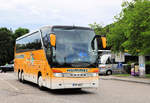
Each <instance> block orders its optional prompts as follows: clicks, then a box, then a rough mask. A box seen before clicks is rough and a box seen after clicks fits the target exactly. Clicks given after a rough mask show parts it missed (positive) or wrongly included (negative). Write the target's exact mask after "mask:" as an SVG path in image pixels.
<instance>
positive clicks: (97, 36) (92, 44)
mask: <svg viewBox="0 0 150 103" xmlns="http://www.w3.org/2000/svg"><path fill="white" fill-rule="evenodd" d="M100 37H101V36H100V35H95V36H94V38H93V40H92V42H91V47H92V50H94V49H95V47H94V40H95V39H96V38H100Z"/></svg>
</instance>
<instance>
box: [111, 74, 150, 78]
mask: <svg viewBox="0 0 150 103" xmlns="http://www.w3.org/2000/svg"><path fill="white" fill-rule="evenodd" d="M113 76H117V77H129V76H131V75H130V74H113ZM145 78H150V74H146V75H145Z"/></svg>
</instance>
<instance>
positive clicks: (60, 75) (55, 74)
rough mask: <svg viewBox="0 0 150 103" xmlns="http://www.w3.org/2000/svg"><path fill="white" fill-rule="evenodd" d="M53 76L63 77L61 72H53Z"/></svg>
mask: <svg viewBox="0 0 150 103" xmlns="http://www.w3.org/2000/svg"><path fill="white" fill-rule="evenodd" d="M54 76H55V77H63V74H62V73H54Z"/></svg>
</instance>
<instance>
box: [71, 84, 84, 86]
mask: <svg viewBox="0 0 150 103" xmlns="http://www.w3.org/2000/svg"><path fill="white" fill-rule="evenodd" d="M82 85H83V84H82V83H73V84H72V86H82Z"/></svg>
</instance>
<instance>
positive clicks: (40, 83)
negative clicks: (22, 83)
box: [38, 76, 43, 90]
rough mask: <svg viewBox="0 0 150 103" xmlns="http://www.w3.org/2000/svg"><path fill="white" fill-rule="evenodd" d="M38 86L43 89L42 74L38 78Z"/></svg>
mask: <svg viewBox="0 0 150 103" xmlns="http://www.w3.org/2000/svg"><path fill="white" fill-rule="evenodd" d="M38 86H39V88H40V89H41V90H43V80H42V76H39V78H38Z"/></svg>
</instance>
